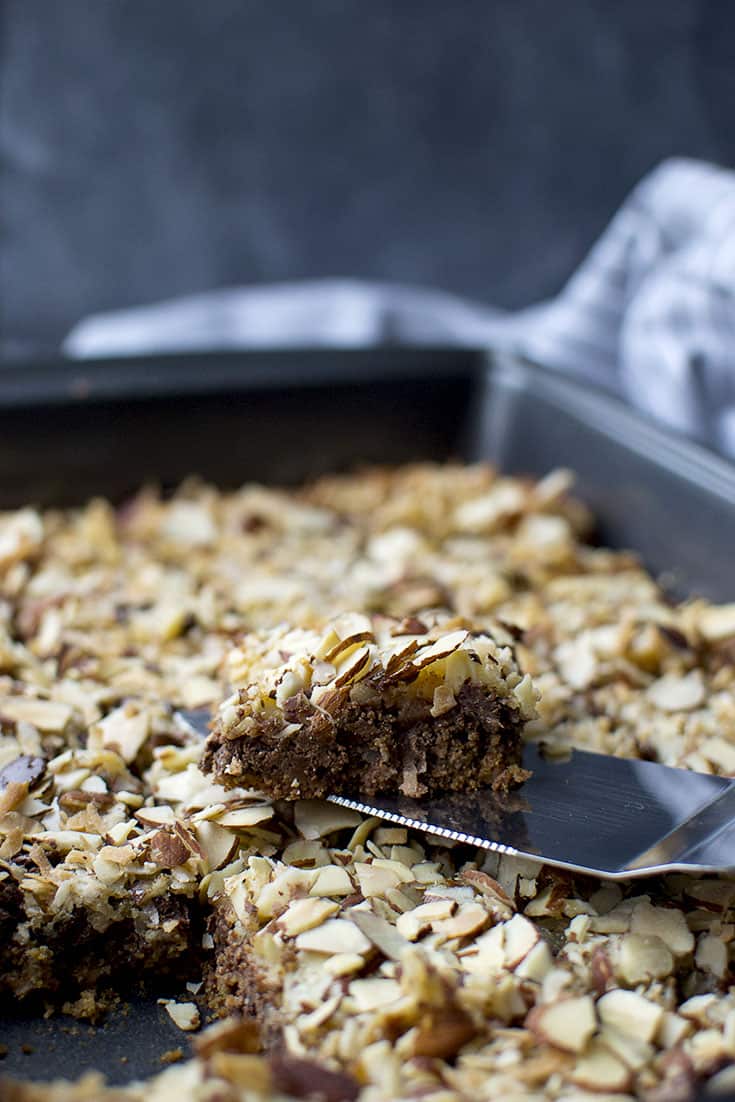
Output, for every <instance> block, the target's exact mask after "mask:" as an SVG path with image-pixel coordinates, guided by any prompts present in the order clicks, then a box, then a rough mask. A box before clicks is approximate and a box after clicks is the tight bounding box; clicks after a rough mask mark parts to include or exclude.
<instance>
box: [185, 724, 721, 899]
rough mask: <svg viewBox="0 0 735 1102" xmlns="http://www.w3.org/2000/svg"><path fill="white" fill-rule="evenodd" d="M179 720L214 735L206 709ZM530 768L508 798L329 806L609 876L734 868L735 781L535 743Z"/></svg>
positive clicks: (487, 794)
mask: <svg viewBox="0 0 735 1102" xmlns="http://www.w3.org/2000/svg"><path fill="white" fill-rule="evenodd" d="M177 716H178V718H179V721H180V722H181V723H182V724H184V725H186V726H188V727H189V728H190V729H193V730H194V731H196V732H197V734H199V735H206V734H207V721H208V719H209V716H208V713H200V712H198V711H197V712H186V713H183V712H180V713H177ZM523 764H524V765H525V767H526V768H527V769H530V770H532V776H531V778H530V779H529V780H528V781H526V782H525V784H523V785H522V786H521V787H520V788H518V789H517V790H516V791H514V792H511V793H509V794H507V795H496V794H495V793H493V792H492V791H491V790H488V789H483V790H482V791H480V792H472V793H466V794H465V793H453V794H451V795H448V796H441V797H433V798H431V799H422V800H412V799H409V798H408V797H405V796H400V795H399V796H383V795H381V796H371V797H370V798H369V799H367V798H366V799H362V798H360V797H352V796H329V797H328V800H329V801H330V803H334V804H339V805H340V806H341V807H349V808H352V809H354V810H355V811H360V812H362V813H363V814H364V815H374V816H377V817H378V818H380V819H386V820H387V821H388V822H392V823H399V824H400V825H401V826H407V827H412V828H414V829H415V830H421V831H424V832H425V833H427V834H433V835H438V836H439V837H442V838H449V839H451V840H453V841H456V842H467V843H469V844H470V845H473V846H479V847H481V848H482V849H488V850H495V851H496V852H498V853H506V854H511V855H513V856H516V857H528V858H530V859H531V860H533V861H539V862H542V863H543V864H546V865H553V866H555V867H557V868H562V869H570V870H571V871H573V872H581V873H588V874H590V875H592V876H598V877H602V878H604V879H609V880H628V879H631V878H633V877H642V876H652V875H654V874H658V873H662V872H674V871H677V872H691V873H704V872H724V871H728V870H735V780H731V779H729V778H727V777H712V776H708V775H705V774H703V773H694V772H691V771H690V770H686V769H672V768H671V767H670V766H667V765H658V764H656V763H654V762H649V761H633V760H629V759H627V758H613V757H609V756H608V755H606V754H592V753H589V752H588V751H585V750H574V751H572V752H570V754H569V756H568V757H567V758H564V759H559V758H554V757H548V756H546V755H544V753H543V750H542V749H541V748H540V747H539V746H537V745H534V744H530V745H528V746H526V749H525V752H524V760H523Z"/></svg>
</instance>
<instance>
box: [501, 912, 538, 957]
mask: <svg viewBox="0 0 735 1102" xmlns="http://www.w3.org/2000/svg"><path fill="white" fill-rule="evenodd" d="M503 930H504V933H505V950H504V955H505V965H506V967H507V968H511V969H512V968H516V967H517V966H518V965H519V964H520V963H521V961H522V960H523V959H524V957H525V956H526V955H527V954H528V953H530V951H531V949H533V947H534V945H535V944H536V942H537V941H538V940H539V932H538V930H537V929H536V927H535V926H534V925H533V923H532V922H529V921H528V919H527V918H524V916H523V915H514V916H513V918H511V919H510V921H509V922H506V923H505V924H504V926H503Z"/></svg>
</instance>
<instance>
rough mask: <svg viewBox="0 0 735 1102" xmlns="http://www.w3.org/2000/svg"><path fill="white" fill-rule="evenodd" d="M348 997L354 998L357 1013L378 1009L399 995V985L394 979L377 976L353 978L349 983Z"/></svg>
mask: <svg viewBox="0 0 735 1102" xmlns="http://www.w3.org/2000/svg"><path fill="white" fill-rule="evenodd" d="M350 997H351V998H352V999H353V1000H354V1003H355V1009H356V1010H357V1012H358V1014H360V1013H362V1012H364V1011H367V1010H378V1009H379V1008H380V1007H383V1006H389V1005H390V1004H391V1003H394V1002H396V1000H397V999H399V998H400V997H401V985H400V984H399V983H398V982H397V981H396V980H390V979H382V978H381V977H379V976H371V977H370V978H369V979H366V980H353V981H352V983H351V984H350Z"/></svg>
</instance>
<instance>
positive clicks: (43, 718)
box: [0, 696, 71, 734]
mask: <svg viewBox="0 0 735 1102" xmlns="http://www.w3.org/2000/svg"><path fill="white" fill-rule="evenodd" d="M0 715H2V716H7V718H8V719H13V720H15V722H16V723H32V724H33V726H34V727H37V728H38V730H39V731H47V732H49V733H50V734H54V733H57V732H59V731H63V730H64V728H65V727H66V725H67V723H68V722H69V720H70V719H71V708H70V707H69V705H68V704H61V703H59V702H58V701H56V700H36V699H34V698H32V697H26V696H7V697H5V698H4V699H0Z"/></svg>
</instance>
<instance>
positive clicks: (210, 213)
mask: <svg viewBox="0 0 735 1102" xmlns="http://www.w3.org/2000/svg"><path fill="white" fill-rule="evenodd" d="M734 41H735V4H731V3H729V2H728V0H721V2H720V3H718V2H716V0H714V2H712V0H711V2H707V0H618V2H617V3H613V2H612V0H560V2H557V3H550V2H549V0H497V2H489V0H453V2H452V0H423V2H422V0H311V2H306V0H0V342H1V346H2V348H4V350H5V353H6V355H7V354H14V353H17V352H21V351H28V350H33V349H40V348H43V347H51V346H54V345H55V344H56V343H57V342H58V340H59V339H60V338H61V337H62V336H63V334H64V333H65V331H66V330H67V329H68V328H69V326H70V325H71V324H73V323H74V322H75V321H76V320H77V319H78V318H80V317H81V316H83V315H84V314H86V313H88V312H90V311H94V310H104V309H110V308H114V307H116V306H126V305H130V304H133V303H138V302H150V301H154V300H156V299H159V298H163V297H167V296H172V295H178V294H182V293H185V292H191V291H198V290H204V289H208V288H212V287H217V286H222V285H226V284H235V283H246V282H252V281H263V280H279V279H291V278H297V279H299V278H304V277H309V276H339V275H351V276H363V277H369V278H378V279H391V280H403V281H410V282H415V283H425V284H429V285H432V286H435V287H441V288H447V289H450V290H454V291H457V292H461V293H464V294H467V295H471V296H473V297H474V298H476V299H479V300H483V301H487V302H495V303H498V304H501V305H503V306H518V305H522V304H526V303H529V302H531V301H533V300H535V299H538V298H540V297H543V296H546V295H549V294H551V293H553V292H554V291H555V290H556V289H557V288H558V287H559V286H560V284H561V283H562V282H563V280H564V279H565V278H566V276H567V275H568V274H569V273H570V271H571V270H572V269H573V267H574V266H575V264H576V263H577V262H578V261H579V259H580V258H581V257H582V255H583V254H584V252H585V250H586V249H587V248H588V247H589V245H590V244H591V242H592V241H593V240H594V238H595V237H596V236H597V234H598V233H599V232H600V230H601V229H602V228H603V226H604V224H605V222H606V220H607V219H608V218H609V217H610V215H611V214H612V213H613V211H614V210H615V208H616V206H617V205H618V204H619V203H620V201H621V200H622V199H623V197H624V196H625V194H626V192H627V191H628V190H629V189H630V188H631V186H633V184H634V183H635V182H636V180H637V179H638V178H639V177H640V176H641V175H642V174H643V173H645V172H646V171H647V170H648V169H649V168H650V167H651V166H653V165H654V164H655V163H656V162H658V161H659V160H660V159H662V158H664V157H666V156H667V155H670V154H689V155H693V156H700V157H707V158H710V159H714V160H719V161H721V162H723V163H726V164H730V163H732V162H733V161H734V160H735V125H734V124H733V119H734V118H735V112H733V107H734V106H735V54H734V53H733V42H734Z"/></svg>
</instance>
